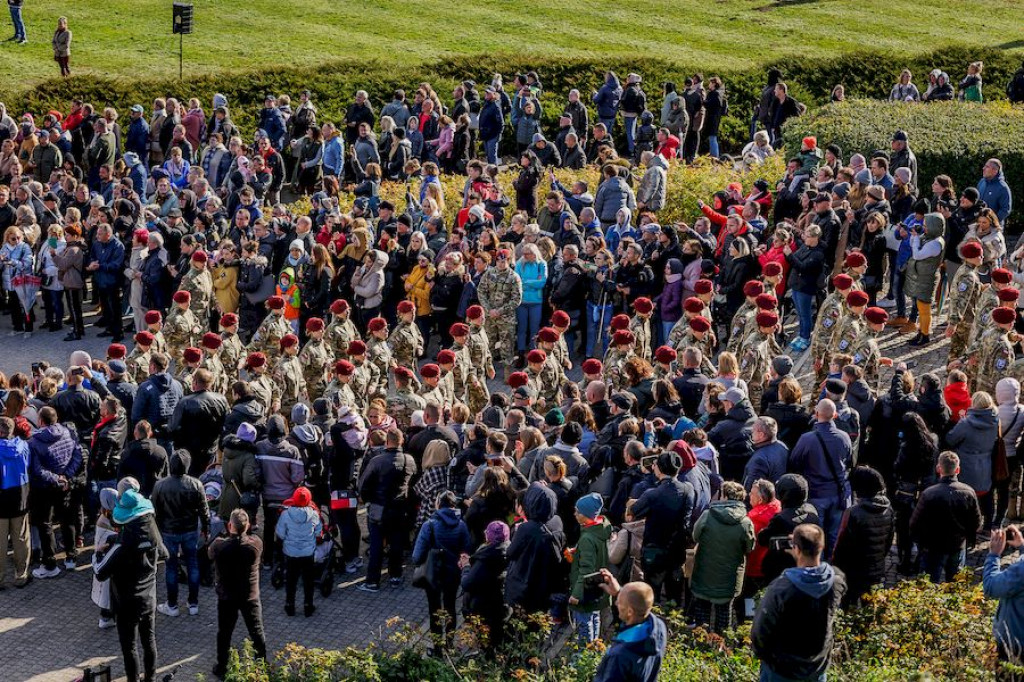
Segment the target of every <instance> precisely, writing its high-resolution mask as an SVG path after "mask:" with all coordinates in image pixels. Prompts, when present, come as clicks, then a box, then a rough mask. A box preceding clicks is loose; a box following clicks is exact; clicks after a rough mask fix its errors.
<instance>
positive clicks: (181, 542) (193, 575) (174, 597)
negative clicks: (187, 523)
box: [163, 530, 199, 606]
mask: <svg viewBox="0 0 1024 682" xmlns="http://www.w3.org/2000/svg"><path fill="white" fill-rule="evenodd" d="M163 537H164V546H165V547H166V548H167V566H166V569H167V570H166V575H165V578H166V580H167V603H168V604H170V605H171V606H177V605H178V553H179V552H181V553H182V554H184V555H185V569H186V570H187V571H188V603H189V604H198V603H199V531H197V530H194V531H191V532H189V533H164V535H163Z"/></svg>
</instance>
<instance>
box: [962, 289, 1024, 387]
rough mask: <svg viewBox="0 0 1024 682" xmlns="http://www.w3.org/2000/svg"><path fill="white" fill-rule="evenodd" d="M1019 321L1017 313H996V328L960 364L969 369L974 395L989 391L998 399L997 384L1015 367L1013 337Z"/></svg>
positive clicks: (985, 335) (993, 315)
mask: <svg viewBox="0 0 1024 682" xmlns="http://www.w3.org/2000/svg"><path fill="white" fill-rule="evenodd" d="M1016 318H1017V314H1016V312H1014V311H1013V310H1010V309H1009V308H996V309H995V310H993V311H992V324H993V325H995V326H994V327H993V328H992V329H989V330H988V331H986V332H985V333H983V334H982V335H981V338H979V339H978V340H977V341H976V342H975V343H974V345H973V346H972V347H971V348H969V349H968V351H967V355H966V356H965V357H964V358H963V359H962V360H961V361H960V363H958V364H960V365H966V366H967V373H968V376H969V377H970V378H971V392H972V393H973V392H975V391H987V392H988V393H990V394H992V395H995V391H996V383H997V382H998V381H999V380H1000V379H1002V378H1003V377H1004V376H1006V373H1007V372H1008V371H1009V369H1010V367H1011V366H1012V365H1013V361H1014V353H1013V343H1012V342H1011V341H1010V338H1009V335H1010V331H1011V330H1012V329H1013V323H1014V321H1015V320H1016Z"/></svg>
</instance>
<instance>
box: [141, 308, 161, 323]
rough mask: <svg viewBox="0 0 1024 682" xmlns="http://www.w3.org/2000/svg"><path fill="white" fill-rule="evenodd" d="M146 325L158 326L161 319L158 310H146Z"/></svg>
mask: <svg viewBox="0 0 1024 682" xmlns="http://www.w3.org/2000/svg"><path fill="white" fill-rule="evenodd" d="M144 319H145V321H146V324H159V323H160V321H161V320H162V319H164V318H163V315H161V314H160V311H159V310H148V311H146V315H145V317H144Z"/></svg>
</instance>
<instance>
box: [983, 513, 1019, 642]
mask: <svg viewBox="0 0 1024 682" xmlns="http://www.w3.org/2000/svg"><path fill="white" fill-rule="evenodd" d="M1007 545H1009V546H1010V547H1012V548H1013V549H1015V550H1018V551H1020V549H1021V547H1024V536H1022V535H1021V532H1020V528H1019V527H1017V526H1007V527H1006V528H1005V529H1004V530H994V531H992V537H991V538H990V539H989V543H988V556H987V557H985V569H984V573H983V574H982V579H981V587H982V589H983V590H984V591H985V596H986V597H988V598H989V599H998V600H999V606H997V607H996V615H995V618H994V619H993V621H992V631H993V634H995V638H996V650H997V652H998V655H999V660H1000V662H1003V661H1017V660H1019V659H1018V656H1019V653H1018V652H1020V651H1021V648H1022V647H1024V561H1021V560H1020V556H1021V555H1020V554H1018V555H1017V560H1016V561H1013V562H1011V563H1010V564H1008V565H1007V566H1006V567H1005V568H1003V567H1002V566H1001V565H1000V558H1001V557H1002V554H1003V550H1005V549H1006V547H1007Z"/></svg>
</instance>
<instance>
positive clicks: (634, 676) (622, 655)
mask: <svg viewBox="0 0 1024 682" xmlns="http://www.w3.org/2000/svg"><path fill="white" fill-rule="evenodd" d="M667 643H668V631H667V630H666V629H665V623H664V621H662V620H661V619H660V618H658V617H657V616H655V615H654V614H653V613H652V614H650V615H649V616H647V620H645V621H644V622H642V623H637V624H636V625H633V626H630V627H627V628H625V629H623V630H622V631H621V632H619V633H618V634H617V635H615V637H614V638H612V644H611V646H610V647H608V651H606V652H605V654H604V658H602V659H601V664H600V665H599V666H598V667H597V674H595V675H594V682H627V681H628V682H656V680H657V679H658V674H659V673H660V672H661V662H662V660H663V659H664V658H665V648H666V646H667Z"/></svg>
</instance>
